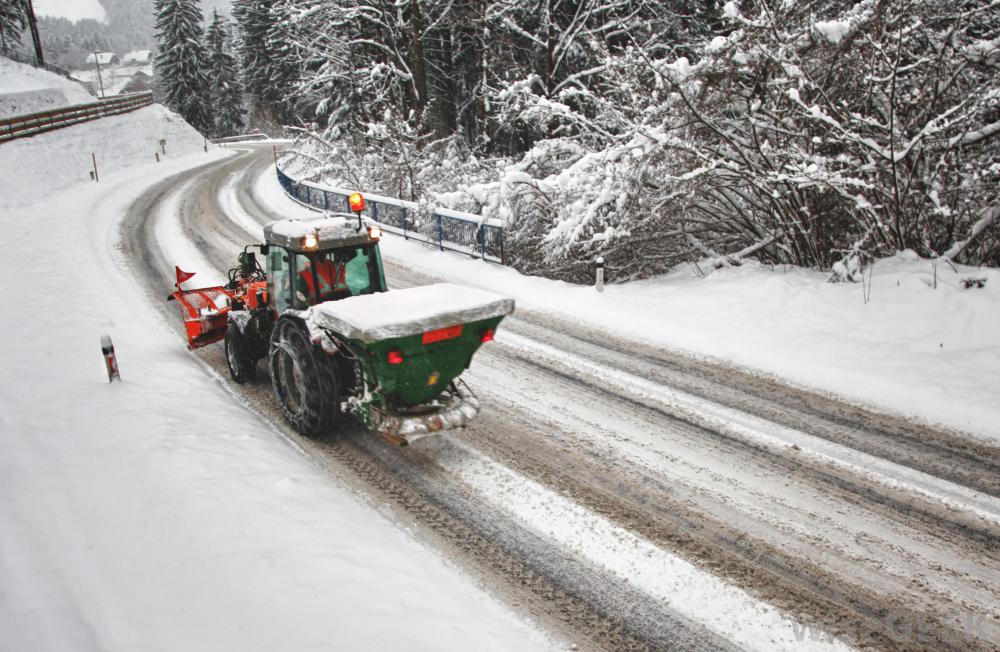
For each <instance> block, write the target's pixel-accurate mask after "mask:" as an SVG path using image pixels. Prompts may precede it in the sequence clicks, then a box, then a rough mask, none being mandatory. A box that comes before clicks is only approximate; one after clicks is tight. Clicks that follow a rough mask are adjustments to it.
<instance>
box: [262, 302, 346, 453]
mask: <svg viewBox="0 0 1000 652" xmlns="http://www.w3.org/2000/svg"><path fill="white" fill-rule="evenodd" d="M268 365H269V368H270V371H271V386H272V387H273V388H274V395H275V397H277V399H278V404H279V405H280V406H281V411H282V413H284V415H285V418H286V419H288V422H289V423H291V424H292V426H293V427H294V428H295V429H296V430H298V431H299V432H300V433H302V434H303V435H305V436H307V437H321V436H323V435H326V434H329V433H331V432H333V430H334V429H335V428H336V426H337V420H338V416H339V414H340V405H339V397H338V391H337V390H338V387H337V373H336V371H337V369H336V363H335V362H334V360H333V358H332V357H331V356H330V355H328V354H327V353H325V352H324V351H323V349H322V348H320V347H319V346H316V345H315V344H313V343H312V341H311V340H310V338H309V333H308V331H307V330H306V327H305V325H304V324H302V323H301V322H300V321H298V320H297V319H294V318H289V317H284V318H282V319H279V320H278V323H277V324H275V326H274V330H273V331H272V332H271V343H270V349H269V351H268Z"/></svg>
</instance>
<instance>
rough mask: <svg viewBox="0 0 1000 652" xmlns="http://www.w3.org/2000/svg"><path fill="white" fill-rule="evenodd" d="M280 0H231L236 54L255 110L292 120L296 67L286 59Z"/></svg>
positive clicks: (286, 120) (262, 114)
mask: <svg viewBox="0 0 1000 652" xmlns="http://www.w3.org/2000/svg"><path fill="white" fill-rule="evenodd" d="M285 4H286V3H284V2H281V1H280V0H233V18H234V19H235V20H236V24H237V26H238V28H239V32H240V39H239V55H240V63H241V64H242V65H243V75H244V82H245V87H246V91H247V94H248V95H249V96H250V103H251V106H252V109H253V111H254V112H255V113H257V114H258V115H260V116H261V117H263V118H264V119H265V120H277V121H279V122H282V123H288V122H291V121H292V119H293V106H294V105H293V103H292V102H291V100H290V97H291V87H292V85H293V84H294V82H295V80H296V76H297V72H296V71H297V66H296V65H294V63H292V62H291V61H289V59H288V56H289V49H290V46H289V44H288V43H287V41H286V39H287V32H286V31H285V29H284V28H285V24H284V23H283V22H282V21H281V20H279V19H280V18H281V17H282V15H283V12H282V8H283V6H284V5H285Z"/></svg>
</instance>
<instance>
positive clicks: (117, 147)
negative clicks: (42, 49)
mask: <svg viewBox="0 0 1000 652" xmlns="http://www.w3.org/2000/svg"><path fill="white" fill-rule="evenodd" d="M161 138H163V139H165V140H166V152H167V153H166V155H163V154H162V153H161V149H160V144H159V143H160V139H161ZM203 145H204V138H203V137H202V135H201V134H199V133H198V132H197V131H195V130H194V129H193V128H192V127H191V126H190V125H188V123H186V122H184V120H183V119H181V117H180V116H178V115H177V114H176V113H174V112H173V111H170V110H169V109H167V108H166V107H164V106H162V105H160V104H154V105H152V106H147V107H145V108H142V109H139V110H137V111H133V112H131V113H124V114H122V115H116V116H110V117H107V118H101V119H100V120H94V121H91V122H84V123H81V124H78V125H73V126H70V127H66V128H65V129H58V130H56V131H50V132H48V133H44V134H39V135H38V136H33V137H31V138H21V139H18V140H12V141H10V142H7V143H3V144H2V145H0V179H3V183H4V185H5V187H6V188H7V189H8V191H7V192H4V193H3V194H2V195H0V210H4V209H11V208H14V207H18V206H26V205H28V204H32V203H35V202H38V201H40V200H42V199H44V198H46V197H47V196H49V195H51V194H52V193H53V192H55V191H58V190H62V189H65V188H69V187H70V186H73V185H75V184H79V183H83V182H87V183H89V182H90V171H91V170H92V169H93V159H92V158H91V154H93V155H94V157H96V159H97V172H98V176H99V177H100V179H101V182H100V183H101V184H103V183H104V180H105V179H104V177H105V176H106V175H108V174H109V173H111V172H114V171H117V170H123V169H129V168H132V167H134V166H136V165H141V164H144V163H152V162H153V161H154V160H155V155H156V154H158V153H159V154H160V158H161V159H166V158H175V157H180V156H184V155H186V154H191V153H194V152H202V153H203ZM98 187H101V186H100V184H98ZM15 190H16V192H15Z"/></svg>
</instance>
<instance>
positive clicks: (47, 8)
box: [34, 0, 105, 21]
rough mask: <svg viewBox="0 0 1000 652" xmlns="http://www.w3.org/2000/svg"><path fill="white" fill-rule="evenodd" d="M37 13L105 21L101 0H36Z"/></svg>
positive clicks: (39, 14)
mask: <svg viewBox="0 0 1000 652" xmlns="http://www.w3.org/2000/svg"><path fill="white" fill-rule="evenodd" d="M34 5H35V14H36V15H38V16H51V17H54V18H59V17H62V18H68V19H69V20H82V19H84V18H93V19H95V20H100V21H104V19H105V14H104V7H102V6H101V3H100V1H99V0H34Z"/></svg>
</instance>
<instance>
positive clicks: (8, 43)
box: [0, 0, 28, 54]
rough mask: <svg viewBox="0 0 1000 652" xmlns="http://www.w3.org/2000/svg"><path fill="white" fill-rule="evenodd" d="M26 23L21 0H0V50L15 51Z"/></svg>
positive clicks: (3, 51)
mask: <svg viewBox="0 0 1000 652" xmlns="http://www.w3.org/2000/svg"><path fill="white" fill-rule="evenodd" d="M27 25H28V21H27V18H26V16H25V13H24V1H23V0H0V52H2V53H4V54H6V53H8V52H13V51H15V50H16V49H17V46H18V44H19V43H20V42H21V32H23V31H24V28H25V27H27Z"/></svg>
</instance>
